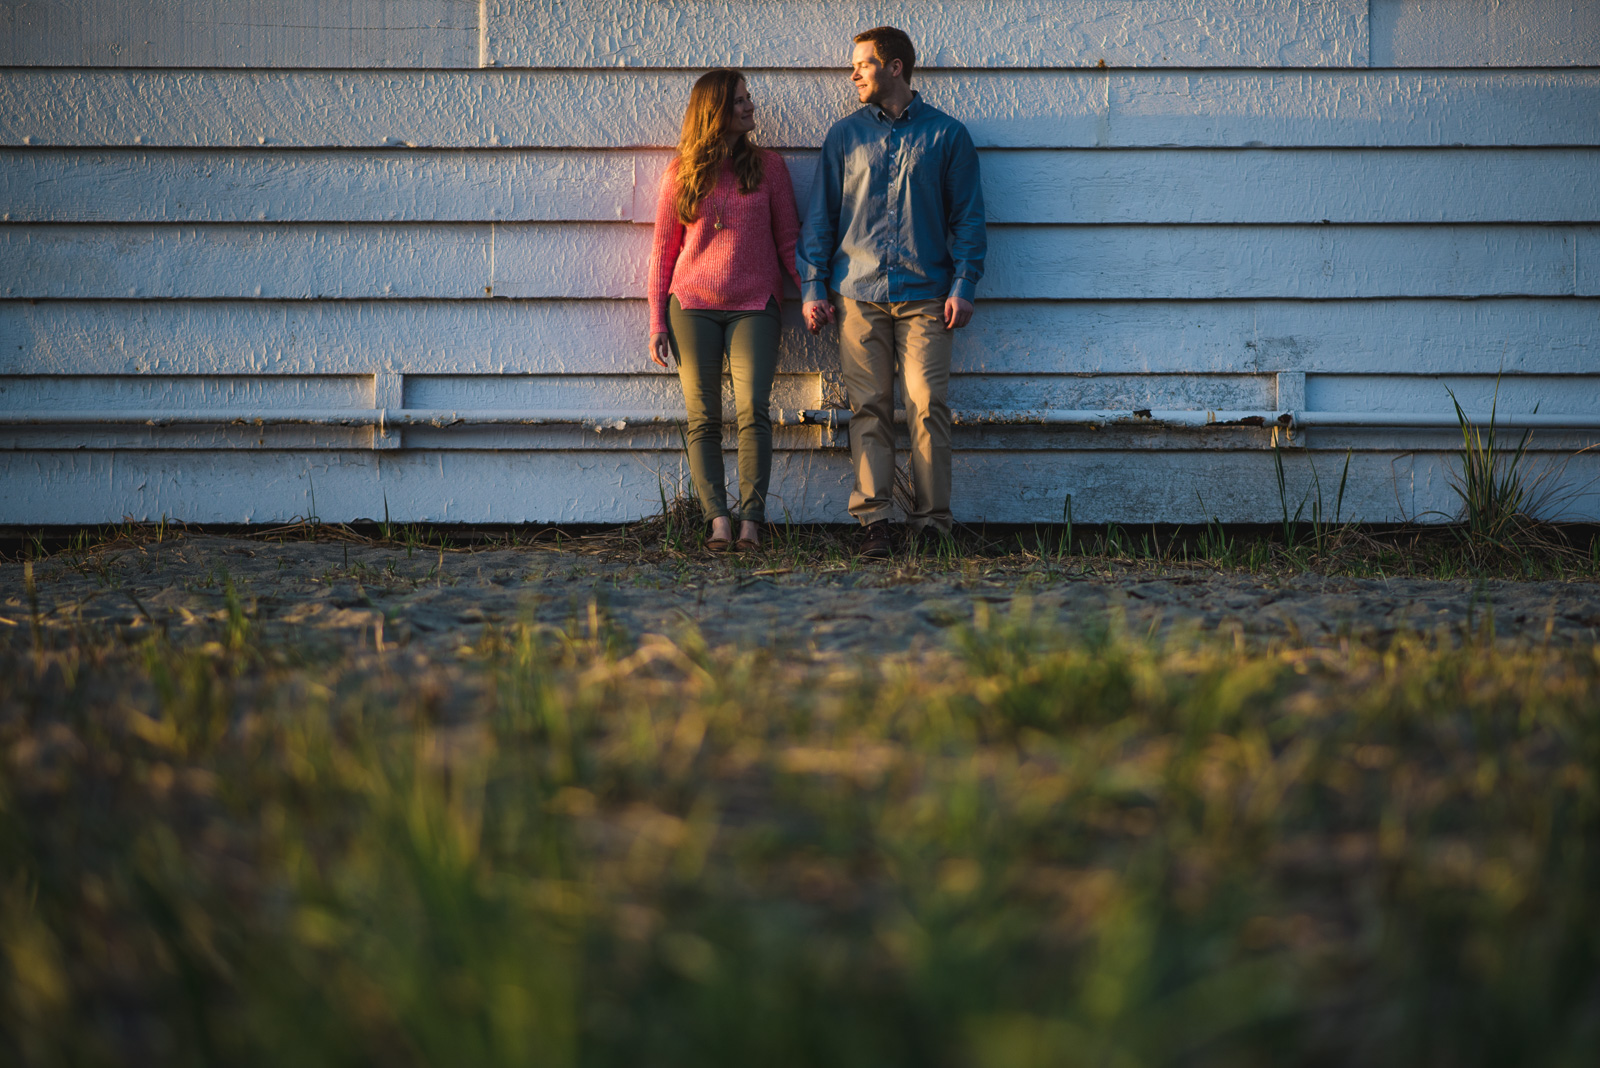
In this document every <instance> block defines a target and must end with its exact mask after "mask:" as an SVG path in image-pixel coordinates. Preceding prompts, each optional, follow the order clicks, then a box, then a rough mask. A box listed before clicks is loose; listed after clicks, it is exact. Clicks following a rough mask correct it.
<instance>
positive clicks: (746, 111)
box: [728, 81, 756, 136]
mask: <svg viewBox="0 0 1600 1068" xmlns="http://www.w3.org/2000/svg"><path fill="white" fill-rule="evenodd" d="M755 128H756V106H755V105H754V104H752V103H751V102H750V89H749V87H748V86H746V85H745V84H744V82H743V81H741V82H740V83H739V84H738V85H736V86H734V87H733V99H732V100H730V101H728V133H730V134H733V135H735V136H737V135H739V134H747V133H749V132H750V131H751V130H754V129H755Z"/></svg>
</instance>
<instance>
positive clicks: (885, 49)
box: [856, 26, 917, 85]
mask: <svg viewBox="0 0 1600 1068" xmlns="http://www.w3.org/2000/svg"><path fill="white" fill-rule="evenodd" d="M863 41H870V42H871V43H872V52H873V54H874V55H876V56H877V57H878V62H879V63H882V64H883V65H884V66H885V67H887V66H888V65H889V64H890V63H892V62H894V61H895V60H897V59H898V60H899V61H900V63H901V69H900V76H901V77H902V78H904V79H905V80H906V84H907V85H910V84H911V68H912V67H915V66H916V65H917V50H916V48H915V47H914V46H913V45H912V44H911V38H910V36H909V35H907V33H906V31H904V30H897V29H895V28H894V27H893V26H874V27H873V28H872V29H870V30H863V31H862V32H860V33H858V34H856V44H861V43H862V42H863Z"/></svg>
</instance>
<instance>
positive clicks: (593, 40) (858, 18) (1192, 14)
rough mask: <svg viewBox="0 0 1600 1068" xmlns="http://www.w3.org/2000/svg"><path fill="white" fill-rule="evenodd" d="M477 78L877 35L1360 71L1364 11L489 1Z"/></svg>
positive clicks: (1117, 57) (1068, 52) (921, 53)
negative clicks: (871, 31)
mask: <svg viewBox="0 0 1600 1068" xmlns="http://www.w3.org/2000/svg"><path fill="white" fill-rule="evenodd" d="M487 16H488V17H487V21H486V23H485V26H486V30H485V36H486V38H487V40H488V52H487V54H486V56H485V61H486V65H491V64H492V65H498V66H506V67H609V66H621V67H712V66H735V67H838V66H843V65H847V64H848V58H847V57H848V56H849V53H850V38H851V37H852V36H853V35H854V34H855V33H857V32H858V31H860V30H864V29H866V28H867V27H869V26H878V25H882V24H884V23H889V24H891V25H895V26H898V27H900V28H901V29H903V30H905V31H906V32H907V33H909V34H910V35H911V37H912V40H913V42H914V43H915V44H916V46H917V51H918V60H917V63H918V66H919V67H1093V66H1095V65H1096V64H1100V63H1104V64H1106V65H1109V66H1112V67H1151V66H1155V67H1358V66H1365V65H1366V61H1367V51H1368V48H1367V30H1366V22H1367V5H1366V2H1365V0H966V2H949V0H943V2H939V0H899V2H891V3H887V4H885V3H877V2H869V0H754V2H750V0H746V2H731V0H686V2H676V3H671V4H662V3H653V2H651V0H567V2H565V3H560V4H552V3H549V2H548V0H488V4H487Z"/></svg>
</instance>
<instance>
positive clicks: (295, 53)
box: [0, 0, 479, 68]
mask: <svg viewBox="0 0 1600 1068" xmlns="http://www.w3.org/2000/svg"><path fill="white" fill-rule="evenodd" d="M478 7H479V5H478V0H250V2H249V3H240V2H239V0H182V2H181V3H180V2H175V0H78V2H76V3H70V4H69V3H48V2H46V3H26V2H19V0H6V3H4V4H0V66H8V67H31V66H43V67H340V68H349V67H476V66H477V65H478V44H479V41H478V37H479V34H478Z"/></svg>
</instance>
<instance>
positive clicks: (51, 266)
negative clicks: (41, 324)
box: [0, 223, 1600, 300]
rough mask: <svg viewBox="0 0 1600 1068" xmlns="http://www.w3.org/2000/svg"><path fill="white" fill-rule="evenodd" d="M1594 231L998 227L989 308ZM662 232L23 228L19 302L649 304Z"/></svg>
mask: <svg viewBox="0 0 1600 1068" xmlns="http://www.w3.org/2000/svg"><path fill="white" fill-rule="evenodd" d="M1597 240H1600V226H1567V227H1549V226H1464V225H1462V226H1401V227H1383V226H1271V227H1266V226H1262V227H1226V226H1172V227H1167V226H1088V227H1061V226H994V227H991V228H990V231H989V258H988V266H987V274H986V275H985V277H984V280H983V282H982V284H981V286H980V288H979V295H980V296H981V297H985V298H989V299H1073V300H1119V299H1123V300H1126V299H1159V300H1197V299H1199V300H1203V299H1215V298H1222V297H1226V298H1235V299H1236V298H1242V297H1299V298H1316V299H1333V298H1338V299H1347V298H1354V297H1478V296H1569V295H1574V294H1575V293H1576V292H1577V289H1576V283H1577V279H1576V277H1575V273H1576V270H1577V263H1576V260H1577V247H1578V243H1579V242H1588V241H1597ZM649 242H650V228H649V227H646V226H641V225H637V224H607V223H561V224H546V223H502V224H481V223H452V224H441V225H435V226H427V225H416V224H404V225H392V226H390V225H382V224H352V223H343V224H295V225H286V224H280V225H275V226H270V227H261V226H234V225H220V226H150V225H116V226H109V225H108V226H84V225H63V226H51V225H31V224H30V225H22V226H10V227H5V228H0V295H3V296H6V297H10V298H13V299H15V298H26V299H41V298H109V297H142V298H148V297H167V298H197V297H204V298H226V297H263V298H298V299H322V298H377V297H388V298H406V297H453V298H467V297H474V296H483V297H488V296H490V295H493V296H498V297H518V298H558V297H560V298H600V297H639V296H642V295H643V294H644V275H645V268H646V266H647V261H648V258H649Z"/></svg>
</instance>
